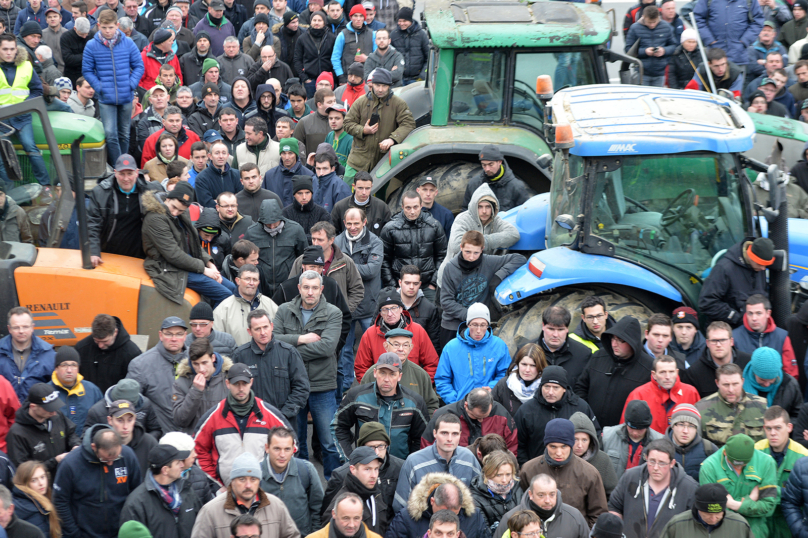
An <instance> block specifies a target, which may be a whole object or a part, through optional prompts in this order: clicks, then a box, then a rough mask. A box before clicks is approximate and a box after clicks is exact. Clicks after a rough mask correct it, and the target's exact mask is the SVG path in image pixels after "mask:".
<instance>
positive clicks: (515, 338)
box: [496, 288, 661, 356]
mask: <svg viewBox="0 0 808 538" xmlns="http://www.w3.org/2000/svg"><path fill="white" fill-rule="evenodd" d="M587 295H597V296H598V297H600V298H601V299H603V301H604V302H605V303H606V309H607V310H608V312H609V314H611V315H612V316H613V317H614V318H615V319H620V318H622V317H623V316H634V317H635V318H637V319H638V320H639V322H640V324H641V325H642V326H643V327H645V322H646V321H647V320H648V317H649V316H650V315H651V314H653V313H654V312H655V311H657V312H659V311H661V310H659V309H655V308H653V306H651V307H649V306H648V305H646V304H643V303H642V302H640V301H639V300H637V299H636V298H633V297H627V296H625V295H622V294H620V293H617V292H614V291H611V290H607V289H604V288H590V289H581V288H562V289H561V290H560V291H557V292H555V293H546V294H542V295H539V296H538V298H536V299H535V300H532V301H531V300H528V301H527V302H526V303H527V304H525V306H523V307H522V308H520V309H519V310H515V311H513V312H510V313H509V314H507V315H505V316H503V317H502V318H501V319H500V320H499V323H498V327H497V329H496V334H497V336H499V337H500V338H502V339H503V340H505V343H506V344H508V350H509V351H510V352H511V356H514V355H515V354H516V352H517V351H518V350H519V348H520V347H522V346H523V345H525V344H527V343H530V342H534V343H535V342H537V341H538V338H539V335H540V334H541V331H542V322H541V316H542V313H543V312H544V310H545V309H547V308H549V307H551V306H564V307H566V308H567V310H569V311H570V313H572V322H571V323H570V332H572V331H573V330H575V328H576V327H578V323H579V322H580V320H581V309H580V304H581V301H583V300H584V297H586V296H587Z"/></svg>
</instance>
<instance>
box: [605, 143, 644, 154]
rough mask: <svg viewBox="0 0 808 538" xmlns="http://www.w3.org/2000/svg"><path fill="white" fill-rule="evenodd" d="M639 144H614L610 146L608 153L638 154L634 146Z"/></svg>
mask: <svg viewBox="0 0 808 538" xmlns="http://www.w3.org/2000/svg"><path fill="white" fill-rule="evenodd" d="M636 145H637V144H612V145H611V146H609V151H608V153H637V150H636V149H634V146H636Z"/></svg>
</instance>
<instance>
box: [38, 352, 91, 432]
mask: <svg viewBox="0 0 808 538" xmlns="http://www.w3.org/2000/svg"><path fill="white" fill-rule="evenodd" d="M80 366H81V358H80V357H79V354H78V352H77V351H76V350H75V348H73V347H72V346H62V347H60V348H59V351H57V352H56V358H55V359H53V374H52V376H51V380H50V383H48V385H50V386H52V387H53V388H54V389H56V391H57V392H58V393H59V399H60V400H62V401H63V402H64V403H65V407H64V408H63V409H62V413H63V414H64V415H65V416H66V417H67V418H69V419H70V420H71V421H72V422H73V424H75V425H76V435H78V436H79V437H81V434H82V432H83V431H84V423H85V422H86V420H87V413H88V412H89V411H90V408H91V407H92V406H93V404H95V402H98V401H100V400H102V399H103V398H104V395H103V394H101V389H99V388H98V387H97V386H95V384H93V383H91V382H90V381H85V380H84V376H83V375H81V374H80V373H79V367H80Z"/></svg>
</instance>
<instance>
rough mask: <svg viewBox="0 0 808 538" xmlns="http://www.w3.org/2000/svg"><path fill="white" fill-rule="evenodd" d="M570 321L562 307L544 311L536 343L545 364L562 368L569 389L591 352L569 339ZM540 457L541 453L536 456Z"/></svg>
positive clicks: (568, 315)
mask: <svg viewBox="0 0 808 538" xmlns="http://www.w3.org/2000/svg"><path fill="white" fill-rule="evenodd" d="M571 321H572V315H571V314H570V311H569V310H567V309H566V308H565V307H563V306H560V305H557V306H551V307H549V308H547V309H545V311H544V312H542V314H541V325H542V327H541V334H539V337H538V339H537V343H538V344H539V345H540V346H541V347H542V349H543V350H544V356H545V358H546V359H547V364H550V365H556V366H563V367H564V370H565V371H566V372H567V379H568V380H569V385H570V387H574V386H575V382H576V381H577V380H578V377H579V376H580V375H581V374H582V373H583V371H584V369H585V368H586V365H587V364H589V359H590V358H591V357H592V351H591V350H590V349H589V348H588V347H586V346H585V345H583V344H582V343H580V342H578V341H576V340H573V339H572V338H570V337H569V332H570V330H569V326H570V322H571ZM564 418H569V417H564ZM540 455H541V452H539V453H537V454H536V456H540Z"/></svg>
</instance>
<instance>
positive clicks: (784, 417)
mask: <svg viewBox="0 0 808 538" xmlns="http://www.w3.org/2000/svg"><path fill="white" fill-rule="evenodd" d="M763 429H764V430H765V431H766V439H763V440H760V441H758V442H757V443H755V448H756V449H757V450H760V451H761V452H763V453H764V454H768V455H769V456H771V457H772V458H774V462H775V463H776V464H777V486H778V489H779V490H780V491H782V488H783V487H785V485H786V482H788V477H789V476H791V469H793V468H794V464H795V463H797V460H798V459H800V458H802V457H804V456H808V449H806V448H805V447H804V446H802V445H801V444H799V443H798V442H796V441H793V440H791V439H789V436H790V435H791V431H792V430H793V429H794V425H793V424H791V417H790V416H789V415H788V411H786V410H785V409H783V408H782V407H780V406H779V405H773V406H771V407H770V408H768V409H767V410H766V413H764V414H763ZM769 537H770V538H791V531H790V530H789V528H788V523H786V519H785V517H783V511H782V510H781V508H780V504H779V503H778V504H777V509H776V510H775V511H774V516H772V517H771V518H769Z"/></svg>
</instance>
